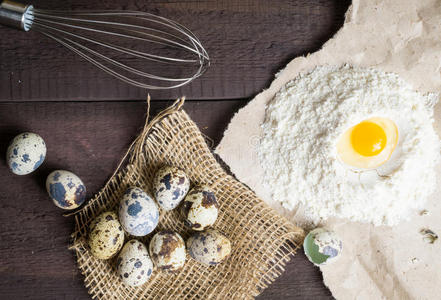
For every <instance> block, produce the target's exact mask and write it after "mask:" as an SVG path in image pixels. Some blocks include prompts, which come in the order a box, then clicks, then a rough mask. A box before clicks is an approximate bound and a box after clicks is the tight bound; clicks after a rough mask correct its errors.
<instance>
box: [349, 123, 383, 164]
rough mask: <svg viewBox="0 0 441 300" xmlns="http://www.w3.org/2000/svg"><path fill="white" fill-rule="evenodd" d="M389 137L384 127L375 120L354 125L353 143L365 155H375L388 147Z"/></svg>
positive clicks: (358, 151)
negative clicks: (374, 121)
mask: <svg viewBox="0 0 441 300" xmlns="http://www.w3.org/2000/svg"><path fill="white" fill-rule="evenodd" d="M386 143H387V137H386V133H385V132H384V130H383V128H381V126H380V125H378V124H375V123H373V122H369V121H364V122H361V123H359V124H358V125H356V126H354V129H353V130H352V132H351V144H352V147H353V148H354V150H355V151H356V152H357V153H358V154H360V155H363V156H375V155H377V154H379V153H380V152H381V151H382V150H383V149H384V147H386Z"/></svg>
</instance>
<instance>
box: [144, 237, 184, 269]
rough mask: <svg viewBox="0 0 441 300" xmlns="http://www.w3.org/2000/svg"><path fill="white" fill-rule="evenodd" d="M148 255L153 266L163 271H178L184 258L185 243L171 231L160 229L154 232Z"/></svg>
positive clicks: (182, 264)
mask: <svg viewBox="0 0 441 300" xmlns="http://www.w3.org/2000/svg"><path fill="white" fill-rule="evenodd" d="M149 252H150V256H151V257H152V260H153V263H154V264H155V266H156V267H157V268H158V269H160V270H163V271H170V272H174V271H178V270H180V269H181V268H182V267H183V266H184V264H185V259H186V252H185V243H184V240H183V239H182V237H181V236H180V235H179V234H178V233H176V232H173V231H160V232H158V233H157V234H155V235H154V236H153V238H152V240H151V241H150V245H149Z"/></svg>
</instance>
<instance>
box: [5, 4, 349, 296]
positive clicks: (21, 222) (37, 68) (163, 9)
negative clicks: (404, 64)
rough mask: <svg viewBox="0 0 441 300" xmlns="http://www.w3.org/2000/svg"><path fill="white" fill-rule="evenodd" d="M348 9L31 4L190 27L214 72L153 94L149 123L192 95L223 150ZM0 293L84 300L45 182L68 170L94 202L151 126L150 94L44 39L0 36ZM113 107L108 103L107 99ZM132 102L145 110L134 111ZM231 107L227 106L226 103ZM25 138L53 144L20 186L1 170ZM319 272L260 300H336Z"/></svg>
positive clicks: (191, 109) (298, 274)
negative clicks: (227, 135) (251, 107)
mask: <svg viewBox="0 0 441 300" xmlns="http://www.w3.org/2000/svg"><path fill="white" fill-rule="evenodd" d="M349 2H350V1H349V0H344V1H336V0H334V1H332V0H296V1H295V0H293V1H288V0H287V1H284V0H272V1H266V0H241V1H237V0H219V1H216V0H200V1H186V0H175V1H169V0H154V1H141V0H128V1H122V0H121V1H117V0H114V1H110V0H96V1H86V0H75V1H72V0H66V1H57V0H36V1H34V2H33V4H35V6H36V7H40V8H48V9H129V10H142V11H148V12H152V13H155V14H158V15H160V16H164V17H168V18H171V19H173V20H176V21H178V22H181V23H182V24H185V25H187V26H188V27H189V28H190V29H191V30H192V31H194V32H195V33H196V34H197V35H198V36H199V37H200V39H201V40H202V42H203V44H204V45H205V47H206V48H207V50H208V52H209V54H210V56H211V59H212V67H211V68H210V69H209V70H208V72H207V73H206V74H205V75H204V76H203V77H202V78H200V79H198V80H197V81H195V82H193V83H192V84H190V85H188V86H187V87H185V88H182V89H179V90H173V91H153V92H151V94H152V97H153V99H154V100H161V99H162V100H167V101H157V102H154V103H153V104H152V111H153V113H154V112H155V111H156V112H157V111H159V110H160V109H163V108H164V107H166V106H167V105H169V104H171V101H170V99H174V98H176V97H178V96H181V95H187V96H188V98H189V99H193V100H216V99H217V100H224V101H210V102H208V101H188V102H187V103H186V105H185V109H186V110H187V112H188V113H189V114H190V116H191V117H192V118H193V119H194V120H195V121H196V123H197V124H198V125H199V127H200V128H201V130H202V132H203V133H204V134H206V135H207V136H208V137H209V138H210V139H209V140H208V142H209V143H212V144H213V146H214V145H215V144H217V143H218V142H219V141H220V139H221V137H222V133H223V131H224V130H225V128H226V126H227V124H228V122H229V120H230V119H231V117H232V116H233V114H234V113H235V112H236V111H237V110H238V109H239V108H240V107H242V106H244V105H245V104H246V101H247V99H249V98H251V97H252V96H254V95H256V94H257V93H259V92H260V91H261V90H262V89H264V88H266V87H267V86H268V85H269V83H270V82H271V80H272V78H273V76H274V74H275V73H276V72H277V71H278V70H279V69H280V68H283V66H284V65H285V64H286V63H287V62H288V61H290V60H291V59H292V58H294V57H296V56H298V55H304V54H307V53H309V52H313V51H315V50H317V49H319V48H320V47H321V46H322V44H323V43H324V42H325V41H326V40H328V39H329V38H330V37H331V36H332V35H333V34H334V33H335V32H336V31H337V30H338V28H339V27H340V26H341V25H342V23H343V19H344V13H345V11H346V9H347V7H348V5H349ZM0 36H1V39H0V191H1V192H0V226H1V227H0V228H1V230H0V295H1V299H24V298H31V299H88V298H89V297H88V294H87V290H86V288H85V287H84V286H83V282H82V276H81V274H79V273H78V271H77V268H76V266H75V260H74V257H73V253H72V252H70V251H69V250H67V246H68V243H69V235H70V233H71V232H72V231H73V219H72V218H64V217H62V213H63V211H61V210H60V209H58V208H57V207H55V205H53V204H52V203H51V201H50V200H49V198H48V196H47V194H46V191H45V187H44V182H45V178H46V176H47V175H48V174H49V173H50V172H51V171H52V170H54V169H58V168H61V169H67V170H71V171H73V172H75V173H76V174H78V175H79V176H80V177H81V178H82V179H83V181H84V182H85V183H86V185H87V188H88V197H91V196H92V195H93V194H94V193H96V192H97V191H98V190H99V189H100V188H101V187H102V185H103V184H104V183H105V181H106V179H107V178H108V177H109V176H110V175H111V174H112V172H113V170H114V169H115V167H116V166H117V164H118V162H119V159H120V158H121V156H122V154H123V153H124V152H125V151H126V148H127V147H128V145H129V143H130V142H131V141H132V139H133V138H134V137H135V136H136V134H137V133H138V132H139V131H140V129H141V126H142V125H143V122H144V114H145V111H146V110H145V103H143V102H139V100H144V99H145V95H146V91H143V90H140V89H137V88H132V87H129V86H127V85H125V84H122V83H120V82H119V81H117V80H115V79H113V78H112V77H110V76H108V75H106V74H104V73H102V72H101V71H99V70H96V69H95V68H94V67H92V66H90V65H89V64H87V63H85V62H84V61H83V60H82V59H81V58H79V57H76V56H75V55H74V54H73V53H70V52H69V51H68V50H66V49H64V48H63V47H62V46H60V45H58V44H56V43H55V42H53V41H51V40H49V39H47V38H44V37H41V36H39V35H38V33H35V32H34V33H32V32H30V33H22V32H18V31H14V30H12V29H9V28H5V27H1V26H0ZM112 100H113V102H108V101H112ZM133 100H138V101H137V102H136V101H133ZM226 100H230V101H226ZM25 130H29V131H34V132H38V133H39V134H41V135H42V136H43V137H44V139H45V140H46V142H47V144H48V156H47V160H46V161H45V163H44V164H43V165H42V167H40V168H39V169H38V170H37V171H36V172H34V173H32V174H30V175H28V176H15V175H13V174H12V173H11V172H9V170H8V169H7V167H6V165H5V161H4V159H5V158H4V156H5V152H6V147H7V144H8V143H9V141H10V140H11V139H12V138H13V137H14V136H15V135H16V134H18V133H20V132H23V131H25ZM331 297H332V296H331V294H330V292H329V291H328V290H327V289H326V288H325V287H324V285H323V283H322V278H321V274H320V272H319V270H318V269H317V268H315V267H314V266H312V265H311V264H310V263H309V262H308V261H307V260H306V258H305V257H304V255H303V254H302V253H299V254H298V255H296V256H295V257H294V258H293V260H292V261H291V262H290V263H289V264H288V266H287V268H286V271H285V273H283V274H282V276H281V277H280V278H278V279H277V280H276V281H275V282H274V283H273V284H272V285H271V286H270V287H269V288H268V289H266V290H265V291H264V292H263V294H262V295H261V296H260V297H259V299H329V298H331Z"/></svg>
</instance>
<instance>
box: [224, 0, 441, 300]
mask: <svg viewBox="0 0 441 300" xmlns="http://www.w3.org/2000/svg"><path fill="white" fill-rule="evenodd" d="M345 63H349V64H352V65H357V66H365V67H368V66H369V67H375V68H378V69H381V70H383V71H390V72H395V73H398V74H399V75H400V76H401V77H403V78H404V79H405V80H406V81H408V82H409V83H411V84H412V85H413V87H414V88H415V89H417V90H420V91H422V92H429V91H430V92H437V93H439V92H441V74H440V70H441V1H439V0H387V1H379V0H377V1H375V0H371V1H360V0H354V1H353V3H352V6H351V7H350V8H349V10H348V12H347V13H346V20H345V24H344V26H343V28H342V29H341V30H340V31H339V32H338V33H337V34H336V35H335V36H334V37H333V38H332V39H331V40H329V41H328V42H327V43H326V44H325V45H324V46H323V48H322V49H321V50H320V51H318V52H316V53H313V54H310V55H308V56H306V57H298V58H296V59H294V60H293V61H291V62H290V63H289V64H288V65H287V66H286V68H285V69H284V70H282V71H281V72H279V73H278V74H277V75H276V78H275V80H274V81H273V82H272V84H271V86H270V87H269V88H268V89H267V90H265V91H263V92H262V93H260V94H259V95H257V96H256V97H255V98H254V99H253V100H252V101H251V102H250V103H249V104H248V105H247V106H246V107H244V108H243V109H241V110H240V111H239V112H238V113H237V114H236V115H235V116H234V118H233V119H232V121H231V123H230V124H229V126H228V128H227V130H226V132H225V134H224V138H223V139H222V141H221V143H220V144H219V146H218V147H217V149H216V152H217V153H218V154H219V155H220V156H221V157H222V159H223V160H224V161H225V162H226V163H227V164H228V165H229V166H230V167H231V170H232V172H233V173H234V174H235V175H236V176H237V178H238V179H239V180H241V181H242V182H244V183H246V184H247V185H249V186H250V187H251V188H253V189H254V190H255V191H256V193H257V195H258V196H260V197H261V198H263V199H264V200H265V201H266V202H267V203H268V204H269V205H271V206H272V207H274V208H275V209H277V210H278V211H279V212H280V213H281V214H283V215H285V216H287V217H288V218H289V219H290V220H291V221H292V222H294V223H297V224H302V221H303V219H302V213H301V211H300V210H298V211H293V212H289V211H286V210H284V209H283V208H281V207H280V205H278V204H277V203H274V202H273V201H272V199H271V196H270V194H269V191H267V190H266V189H265V188H264V186H263V185H262V183H261V178H262V174H263V171H262V169H261V168H260V165H259V162H258V159H257V154H256V146H257V144H258V142H259V139H260V136H261V128H260V124H261V123H262V121H263V118H264V114H265V105H266V103H267V102H268V101H269V100H271V99H272V98H273V96H274V94H275V93H276V92H277V91H278V90H279V89H280V88H281V86H282V85H284V84H285V83H286V82H288V81H290V80H292V79H294V78H295V77H296V76H297V75H298V74H299V73H303V72H307V71H310V70H312V69H313V68H314V67H315V66H317V65H324V64H330V65H342V64H345ZM440 106H441V105H440V104H438V105H437V106H436V108H435V128H436V130H437V133H438V135H439V136H441V130H440V124H441V107H440ZM437 170H438V174H439V176H438V188H437V191H436V192H435V193H434V195H433V196H432V197H431V198H430V199H429V201H428V202H427V205H426V209H427V210H428V212H429V214H428V215H424V216H421V215H419V212H415V216H414V217H413V218H412V219H411V220H410V221H408V222H403V223H401V224H400V225H398V226H395V227H386V226H381V227H374V226H372V225H369V224H361V223H353V222H348V221H345V220H327V221H326V222H325V223H324V224H323V225H324V226H327V227H329V228H332V229H334V230H335V231H337V233H338V234H339V235H340V236H341V237H342V239H343V252H342V256H341V257H340V259H339V260H338V262H336V263H334V264H331V265H328V266H324V267H321V270H322V272H323V277H324V281H325V284H326V285H327V286H328V287H329V288H330V290H331V291H332V293H333V295H334V296H335V297H336V298H338V299H438V298H440V297H441V259H440V257H441V240H438V241H436V242H435V243H434V244H427V243H426V242H424V241H423V240H422V236H421V235H420V233H419V231H420V230H421V229H422V228H430V229H431V230H433V231H434V232H436V233H438V234H439V235H440V236H441V188H439V187H440V186H441V184H440V183H441V181H440V177H441V168H439V166H438V167H437ZM299 276H301V275H299Z"/></svg>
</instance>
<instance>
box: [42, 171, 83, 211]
mask: <svg viewBox="0 0 441 300" xmlns="http://www.w3.org/2000/svg"><path fill="white" fill-rule="evenodd" d="M46 190H47V192H48V194H49V196H50V197H51V199H52V201H53V202H54V203H55V205H56V206H58V207H59V208H62V209H68V210H70V209H75V208H77V207H79V206H80V205H81V204H83V202H84V201H85V200H86V186H85V185H84V183H83V181H81V179H80V178H79V177H78V176H77V175H75V174H74V173H72V172H69V171H65V170H55V171H53V172H52V173H50V174H49V176H48V177H47V179H46Z"/></svg>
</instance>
